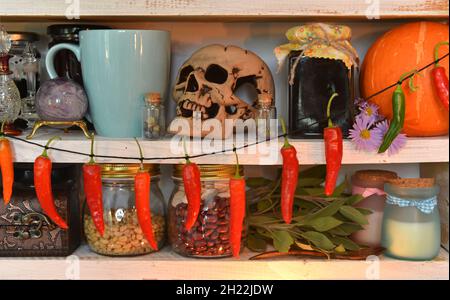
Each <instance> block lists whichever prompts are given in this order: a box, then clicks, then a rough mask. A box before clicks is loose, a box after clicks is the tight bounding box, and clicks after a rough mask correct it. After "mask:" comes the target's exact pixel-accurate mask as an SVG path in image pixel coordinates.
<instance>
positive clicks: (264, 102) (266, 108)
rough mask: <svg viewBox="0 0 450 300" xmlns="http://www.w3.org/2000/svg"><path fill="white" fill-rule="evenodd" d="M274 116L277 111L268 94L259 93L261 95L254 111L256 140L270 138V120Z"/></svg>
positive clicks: (274, 117)
mask: <svg viewBox="0 0 450 300" xmlns="http://www.w3.org/2000/svg"><path fill="white" fill-rule="evenodd" d="M276 116H277V111H276V108H275V106H273V105H272V99H271V98H270V96H269V95H266V94H264V95H261V97H260V98H259V99H258V106H257V112H256V128H257V134H258V140H260V139H261V140H264V139H267V138H270V135H271V131H272V130H271V123H270V120H273V119H276ZM275 126H276V124H275ZM272 129H274V128H272Z"/></svg>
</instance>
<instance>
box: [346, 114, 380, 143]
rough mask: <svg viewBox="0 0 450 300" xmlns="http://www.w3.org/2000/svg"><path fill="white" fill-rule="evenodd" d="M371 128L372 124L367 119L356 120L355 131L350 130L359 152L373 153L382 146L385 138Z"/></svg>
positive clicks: (350, 135)
mask: <svg viewBox="0 0 450 300" xmlns="http://www.w3.org/2000/svg"><path fill="white" fill-rule="evenodd" d="M370 127H371V124H369V120H368V119H367V118H365V117H360V118H356V120H355V123H354V124H353V129H350V134H349V137H350V138H351V140H352V142H353V143H355V146H356V149H357V150H365V151H373V150H376V149H378V147H379V146H380V144H381V140H382V138H383V136H382V135H381V134H380V131H375V129H370Z"/></svg>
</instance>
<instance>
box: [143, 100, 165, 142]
mask: <svg viewBox="0 0 450 300" xmlns="http://www.w3.org/2000/svg"><path fill="white" fill-rule="evenodd" d="M143 125H144V137H145V138H146V139H148V140H157V139H160V138H162V137H163V136H164V134H165V126H166V122H165V116H164V106H163V105H162V104H161V95H160V94H159V93H148V94H147V95H145V109H144V123H143Z"/></svg>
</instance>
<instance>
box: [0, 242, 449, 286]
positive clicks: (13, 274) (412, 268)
mask: <svg viewBox="0 0 450 300" xmlns="http://www.w3.org/2000/svg"><path fill="white" fill-rule="evenodd" d="M253 255H254V253H251V252H248V251H244V253H243V254H242V255H241V258H240V259H239V260H237V259H233V258H224V259H198V258H196V259H194V258H185V257H182V256H180V255H177V254H174V253H173V252H171V251H170V248H169V247H166V248H164V249H162V250H161V251H160V252H158V253H153V254H149V255H145V256H137V257H124V258H118V257H116V258H112V257H105V256H100V255H97V254H94V253H92V252H91V251H89V248H88V247H87V246H81V247H80V248H79V249H78V250H77V251H76V252H75V253H74V254H73V255H72V256H70V257H68V258H52V257H50V258H1V257H0V270H2V271H1V272H0V279H209V280H212V279H447V280H448V278H449V264H448V252H447V251H445V250H444V249H442V250H441V253H440V255H439V256H438V257H437V258H436V259H434V260H433V261H417V262H415V261H401V260H395V259H391V258H386V257H380V259H379V260H375V261H374V260H370V261H349V260H322V259H300V258H283V259H272V260H263V261H249V260H248V258H249V257H251V256H253ZM378 267H379V268H378ZM378 275H379V276H378Z"/></svg>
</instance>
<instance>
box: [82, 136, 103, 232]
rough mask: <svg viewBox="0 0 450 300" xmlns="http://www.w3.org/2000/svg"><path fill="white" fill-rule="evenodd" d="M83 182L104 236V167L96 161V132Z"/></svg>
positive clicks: (87, 199) (87, 198)
mask: <svg viewBox="0 0 450 300" xmlns="http://www.w3.org/2000/svg"><path fill="white" fill-rule="evenodd" d="M83 182H84V193H85V194H86V203H87V205H88V207H89V211H90V212H91V218H92V221H93V222H94V224H95V228H97V231H98V232H99V233H100V235H101V236H103V234H104V232H105V223H104V221H103V195H102V168H101V166H100V165H99V164H97V163H95V161H94V134H92V137H91V160H90V161H89V162H88V163H87V164H84V165H83Z"/></svg>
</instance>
